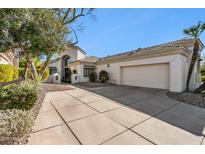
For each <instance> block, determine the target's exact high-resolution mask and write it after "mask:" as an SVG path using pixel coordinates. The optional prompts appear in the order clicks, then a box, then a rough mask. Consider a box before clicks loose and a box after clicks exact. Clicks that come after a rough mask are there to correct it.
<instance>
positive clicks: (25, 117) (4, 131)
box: [0, 109, 34, 144]
mask: <svg viewBox="0 0 205 154" xmlns="http://www.w3.org/2000/svg"><path fill="white" fill-rule="evenodd" d="M33 123H34V114H33V112H32V111H22V110H15V109H13V110H0V144H24V143H26V139H27V137H28V136H29V134H30V131H31V128H32V125H33Z"/></svg>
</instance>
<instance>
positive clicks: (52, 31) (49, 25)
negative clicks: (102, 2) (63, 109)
mask: <svg viewBox="0 0 205 154" xmlns="http://www.w3.org/2000/svg"><path fill="white" fill-rule="evenodd" d="M91 12H92V9H75V8H68V9H1V11H0V52H5V51H7V50H15V49H18V50H20V51H21V56H23V57H24V58H25V61H26V65H25V69H24V77H26V76H27V75H26V73H27V70H28V69H30V71H31V72H32V75H33V78H34V79H35V80H36V79H37V78H39V77H40V78H42V77H43V75H44V73H45V72H46V68H47V65H48V63H49V61H50V59H51V57H52V55H53V54H54V53H56V52H61V51H63V50H64V47H65V46H73V45H75V44H76V43H78V39H77V35H76V33H75V31H74V30H73V29H72V28H71V24H72V23H75V22H76V20H77V19H78V18H80V17H82V16H86V15H89V14H91ZM72 31H73V33H74V35H75V37H76V41H75V42H74V43H72V42H71V41H70V40H69V39H68V38H69V37H68V36H70V34H71V32H72ZM42 56H43V57H44V59H45V61H44V64H43V66H42V71H41V73H40V74H39V73H38V71H37V69H36V67H35V65H34V61H33V59H34V58H36V57H37V58H40V57H42Z"/></svg>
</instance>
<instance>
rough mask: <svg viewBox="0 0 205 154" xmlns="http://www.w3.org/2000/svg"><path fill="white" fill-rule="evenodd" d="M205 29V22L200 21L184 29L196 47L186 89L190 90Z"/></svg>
mask: <svg viewBox="0 0 205 154" xmlns="http://www.w3.org/2000/svg"><path fill="white" fill-rule="evenodd" d="M204 29H205V23H202V22H199V23H198V24H197V25H194V26H192V27H191V28H188V29H184V34H186V35H188V36H189V37H191V38H193V39H194V49H193V53H192V59H191V64H190V66H189V71H188V74H187V81H186V90H187V91H189V82H190V79H191V75H192V72H193V68H194V65H195V63H196V61H197V59H198V53H199V49H200V45H199V40H198V39H199V36H200V35H201V33H202V32H203V31H204Z"/></svg>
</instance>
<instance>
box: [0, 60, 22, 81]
mask: <svg viewBox="0 0 205 154" xmlns="http://www.w3.org/2000/svg"><path fill="white" fill-rule="evenodd" d="M16 79H18V69H17V68H16V67H15V66H12V65H7V64H0V83H3V82H9V81H12V80H16Z"/></svg>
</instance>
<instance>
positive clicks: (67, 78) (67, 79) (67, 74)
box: [64, 68, 71, 83]
mask: <svg viewBox="0 0 205 154" xmlns="http://www.w3.org/2000/svg"><path fill="white" fill-rule="evenodd" d="M64 81H65V82H68V83H71V71H70V69H69V68H65V78H64Z"/></svg>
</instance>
